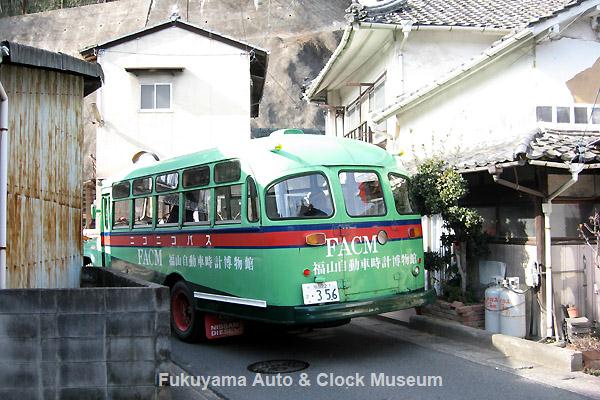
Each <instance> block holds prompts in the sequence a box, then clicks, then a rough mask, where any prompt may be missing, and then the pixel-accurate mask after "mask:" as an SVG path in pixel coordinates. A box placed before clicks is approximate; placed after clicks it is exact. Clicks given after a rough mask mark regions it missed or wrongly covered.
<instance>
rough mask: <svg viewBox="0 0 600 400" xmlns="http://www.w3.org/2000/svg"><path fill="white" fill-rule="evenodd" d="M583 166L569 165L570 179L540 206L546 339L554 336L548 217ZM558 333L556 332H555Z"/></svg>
mask: <svg viewBox="0 0 600 400" xmlns="http://www.w3.org/2000/svg"><path fill="white" fill-rule="evenodd" d="M583 167H584V164H571V165H570V167H569V169H570V171H571V179H569V180H568V181H567V182H565V183H564V184H563V185H562V186H561V187H559V188H558V189H556V190H555V191H554V192H553V193H552V194H550V195H548V197H547V198H546V201H545V202H544V203H543V204H542V213H543V214H544V241H545V246H544V247H545V253H546V254H545V259H546V337H548V338H551V337H552V336H554V330H553V324H552V316H553V314H554V299H553V297H554V293H553V289H552V287H553V285H552V247H551V246H552V229H551V226H550V216H551V215H552V200H554V199H555V198H557V197H558V196H560V195H561V194H562V193H563V192H564V191H565V190H567V189H568V188H570V187H571V186H573V185H574V184H575V182H577V180H578V179H579V173H580V172H581V171H583V169H584V168H583ZM557 333H558V332H557Z"/></svg>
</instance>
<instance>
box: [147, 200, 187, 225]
mask: <svg viewBox="0 0 600 400" xmlns="http://www.w3.org/2000/svg"><path fill="white" fill-rule="evenodd" d="M181 193H182V192H180V191H169V192H158V193H156V194H154V195H153V196H152V197H154V200H153V201H154V204H155V207H154V211H153V213H152V214H153V215H152V221H153V225H154V226H155V227H156V228H157V229H160V228H172V227H179V226H181V221H182V215H181V201H182V197H181ZM169 195H177V221H176V222H164V223H162V224H159V223H158V209H159V207H160V205H159V202H158V198H159V197H161V196H169ZM169 215H170V213H169Z"/></svg>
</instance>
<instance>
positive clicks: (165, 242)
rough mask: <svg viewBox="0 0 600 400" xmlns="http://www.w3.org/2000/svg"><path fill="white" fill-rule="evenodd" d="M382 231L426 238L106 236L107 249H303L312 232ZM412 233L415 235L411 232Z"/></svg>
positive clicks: (400, 229) (407, 228)
mask: <svg viewBox="0 0 600 400" xmlns="http://www.w3.org/2000/svg"><path fill="white" fill-rule="evenodd" d="M381 230H385V231H386V233H387V235H388V238H389V239H390V240H401V239H419V238H421V237H422V232H421V226H420V225H419V224H413V225H396V226H388V227H385V228H382V227H377V226H374V227H369V228H352V227H350V228H343V229H341V230H340V229H326V230H318V231H317V230H307V231H289V232H285V231H284V232H244V233H235V232H227V233H219V232H218V231H215V232H214V233H210V234H208V233H192V234H188V233H182V232H178V233H172V234H169V233H165V234H162V233H161V234H157V233H153V234H149V235H144V234H141V235H140V234H136V233H134V232H132V233H131V235H118V236H115V235H112V236H102V240H103V245H106V246H132V247H144V246H150V247H302V246H305V245H306V236H307V235H309V234H311V233H317V232H320V233H324V234H325V235H326V236H327V238H338V239H341V238H342V237H345V238H346V240H351V239H352V238H353V237H357V236H359V237H362V236H367V237H369V238H372V237H373V236H375V235H377V234H378V233H379V232H380V231H381ZM411 230H412V232H411Z"/></svg>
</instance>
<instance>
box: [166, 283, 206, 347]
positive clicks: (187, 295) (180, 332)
mask: <svg viewBox="0 0 600 400" xmlns="http://www.w3.org/2000/svg"><path fill="white" fill-rule="evenodd" d="M171 327H172V329H173V332H175V335H176V336H177V337H178V338H179V339H181V340H183V341H184V342H195V341H198V340H201V339H204V338H205V337H206V335H205V332H204V315H202V313H199V312H197V311H196V310H195V309H194V297H193V296H192V292H191V290H190V289H189V288H188V286H187V285H186V283H185V282H184V281H178V282H177V283H175V285H173V287H172V288H171Z"/></svg>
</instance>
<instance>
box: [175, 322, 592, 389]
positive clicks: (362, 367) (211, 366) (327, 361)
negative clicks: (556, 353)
mask: <svg viewBox="0 0 600 400" xmlns="http://www.w3.org/2000/svg"><path fill="white" fill-rule="evenodd" d="M371 321H372V322H373V324H378V326H379V327H378V329H382V328H381V323H380V322H378V321H377V320H375V319H369V318H362V319H359V320H357V322H353V323H351V324H348V325H345V326H341V327H337V328H328V329H319V330H314V331H310V332H295V333H280V332H279V333H274V332H271V333H269V332H262V331H261V332H257V333H254V334H252V335H248V336H242V337H237V338H230V339H226V340H222V341H217V342H210V343H201V344H186V343H182V342H180V341H178V340H176V339H172V359H173V361H174V362H176V363H177V364H179V365H180V366H182V367H183V368H184V369H185V370H187V371H188V372H189V373H190V374H191V375H193V376H200V377H203V378H210V377H215V376H216V377H218V378H217V381H214V380H213V381H212V383H213V384H212V385H211V389H212V390H213V391H214V392H216V394H218V395H219V396H221V397H223V398H227V399H232V400H234V399H235V400H237V399H240V400H242V399H243V400H252V399H275V398H276V399H303V400H306V399H310V400H316V399H327V400H331V399H342V398H343V399H344V400H352V399H357V400H359V399H360V400H363V399H442V400H454V399H456V400H467V399H473V400H475V399H477V400H481V399H503V400H505V399H519V400H525V399H544V400H552V399H556V400H570V399H585V397H582V396H580V395H577V394H574V393H572V392H568V391H564V390H560V389H557V388H554V387H550V386H546V385H542V384H537V383H534V382H532V381H530V380H527V379H524V378H522V377H519V376H516V375H513V374H510V373H507V372H504V371H501V370H498V369H496V368H493V367H489V366H484V365H481V364H476V363H474V362H471V361H469V360H465V359H463V358H459V357H456V356H452V355H450V354H446V353H441V352H438V351H435V350H432V349H428V348H424V347H420V346H418V345H415V344H412V343H409V342H407V341H404V340H402V338H401V337H394V336H390V335H382V334H381V333H380V332H377V330H375V329H370V326H369V324H370V322H371ZM282 359H293V360H301V361H305V362H307V363H309V367H308V368H307V369H305V370H303V371H299V372H296V373H291V374H285V375H282V376H280V377H279V378H277V376H276V375H275V376H274V375H261V376H260V377H259V378H257V375H256V374H255V373H253V372H250V371H249V370H248V369H247V367H248V366H249V365H250V364H252V363H255V362H258V361H265V360H282ZM303 374H304V375H303ZM224 376H232V377H234V378H233V379H231V380H230V381H229V382H227V381H226V380H227V378H225V379H222V378H221V377H224ZM286 376H287V377H288V378H285V379H284V377H286ZM361 376H362V377H363V378H362V379H360V377H361ZM411 376H413V377H415V379H416V378H417V377H423V376H432V377H440V378H431V381H430V382H431V383H434V381H435V383H436V384H437V386H432V387H423V386H409V385H408V383H409V381H410V379H411V378H409V377H411ZM242 377H244V378H242ZM336 377H340V378H336ZM347 377H351V378H347ZM382 377H383V380H382ZM397 377H401V378H397ZM302 378H305V379H302ZM386 378H387V379H388V381H387V382H386V381H385V379H386ZM210 379H215V378H210ZM219 380H220V381H219ZM402 380H403V382H404V385H403V386H400V385H399V384H400V383H402ZM232 382H235V383H236V385H233V384H232ZM415 382H419V383H423V381H422V378H419V380H416V381H415ZM214 383H217V384H216V385H215V384H214ZM290 383H291V385H290V386H285V385H286V384H290ZM346 383H349V384H350V386H346ZM354 383H357V384H358V386H352V384H354ZM382 383H383V385H381V384H382ZM393 383H395V384H396V386H393V385H392V384H393ZM440 383H441V385H440ZM219 384H221V385H220V386H219ZM268 384H275V385H276V386H274V387H273V386H267V385H268ZM338 384H341V386H338ZM599 389H600V388H599Z"/></svg>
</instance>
